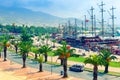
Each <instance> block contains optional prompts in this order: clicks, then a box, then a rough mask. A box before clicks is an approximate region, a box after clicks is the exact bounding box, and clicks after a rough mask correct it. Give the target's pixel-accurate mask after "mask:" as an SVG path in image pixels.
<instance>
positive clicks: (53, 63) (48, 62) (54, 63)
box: [46, 61, 60, 66]
mask: <svg viewBox="0 0 120 80" xmlns="http://www.w3.org/2000/svg"><path fill="white" fill-rule="evenodd" d="M46 63H47V64H51V65H59V66H60V64H59V63H56V62H50V61H47V62H46Z"/></svg>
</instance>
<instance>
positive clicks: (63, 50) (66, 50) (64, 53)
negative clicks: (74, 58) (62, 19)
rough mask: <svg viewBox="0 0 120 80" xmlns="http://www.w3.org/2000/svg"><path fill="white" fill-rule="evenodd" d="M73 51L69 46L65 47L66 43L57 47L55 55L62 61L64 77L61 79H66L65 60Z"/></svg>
mask: <svg viewBox="0 0 120 80" xmlns="http://www.w3.org/2000/svg"><path fill="white" fill-rule="evenodd" d="M74 50H75V49H70V46H69V47H68V46H67V43H66V42H64V41H63V42H62V46H60V47H58V49H57V50H56V55H59V58H60V59H62V60H63V70H64V75H63V78H66V77H68V74H67V59H68V58H69V57H70V55H71V54H72V53H73V51H74Z"/></svg>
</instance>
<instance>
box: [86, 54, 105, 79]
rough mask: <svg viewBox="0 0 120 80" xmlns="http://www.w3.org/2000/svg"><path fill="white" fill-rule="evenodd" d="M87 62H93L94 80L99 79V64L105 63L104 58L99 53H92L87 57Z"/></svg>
mask: <svg viewBox="0 0 120 80" xmlns="http://www.w3.org/2000/svg"><path fill="white" fill-rule="evenodd" d="M84 63H85V64H88V63H89V64H92V65H93V80H97V73H98V66H99V65H103V63H104V60H103V59H102V57H101V56H99V55H96V54H94V55H90V56H89V57H87V58H85V61H84Z"/></svg>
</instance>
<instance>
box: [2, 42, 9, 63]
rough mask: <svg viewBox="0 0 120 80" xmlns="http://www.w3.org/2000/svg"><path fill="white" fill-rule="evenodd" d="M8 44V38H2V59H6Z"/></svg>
mask: <svg viewBox="0 0 120 80" xmlns="http://www.w3.org/2000/svg"><path fill="white" fill-rule="evenodd" d="M9 46H10V43H9V42H8V40H3V47H4V61H7V59H6V58H7V47H9Z"/></svg>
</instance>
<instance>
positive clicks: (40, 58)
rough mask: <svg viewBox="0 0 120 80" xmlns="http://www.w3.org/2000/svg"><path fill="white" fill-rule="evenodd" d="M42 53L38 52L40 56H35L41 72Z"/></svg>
mask: <svg viewBox="0 0 120 80" xmlns="http://www.w3.org/2000/svg"><path fill="white" fill-rule="evenodd" d="M43 59H44V58H43V55H42V54H40V56H39V57H38V58H37V61H38V62H39V72H42V71H43V70H42V63H43Z"/></svg>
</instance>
